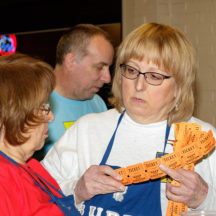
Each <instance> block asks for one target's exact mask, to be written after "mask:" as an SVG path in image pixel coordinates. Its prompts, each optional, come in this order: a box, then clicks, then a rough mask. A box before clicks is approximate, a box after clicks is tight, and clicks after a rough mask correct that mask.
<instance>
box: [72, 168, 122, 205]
mask: <svg viewBox="0 0 216 216" xmlns="http://www.w3.org/2000/svg"><path fill="white" fill-rule="evenodd" d="M120 180H121V176H120V175H119V174H118V173H117V172H115V171H114V169H112V168H111V167H109V166H98V165H92V166H90V167H89V168H88V169H87V170H86V172H85V173H84V174H83V176H82V177H81V178H80V179H79V181H78V182H77V184H76V188H75V197H76V203H77V204H79V203H81V202H82V201H86V200H89V199H91V198H92V197H94V196H95V195H98V194H107V193H113V192H119V191H124V190H125V186H124V185H122V184H121V183H120V182H119V181H120Z"/></svg>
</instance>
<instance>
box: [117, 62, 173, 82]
mask: <svg viewBox="0 0 216 216" xmlns="http://www.w3.org/2000/svg"><path fill="white" fill-rule="evenodd" d="M122 67H130V68H132V69H134V70H135V71H137V72H138V73H137V76H136V77H135V78H128V77H126V76H125V74H123V73H122V71H121V75H122V76H124V77H125V78H127V79H130V80H135V79H137V78H138V76H139V75H140V74H142V75H143V76H144V78H145V80H146V82H147V83H148V84H149V85H153V86H159V85H161V84H162V83H163V80H164V79H170V78H172V77H173V76H167V75H164V74H161V73H157V72H150V71H149V72H141V71H139V70H137V69H136V68H134V67H132V66H130V65H127V64H120V68H122ZM152 73H154V74H158V75H160V76H162V80H161V83H160V84H152V83H149V82H148V80H147V78H146V76H145V74H152Z"/></svg>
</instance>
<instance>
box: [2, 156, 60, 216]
mask: <svg viewBox="0 0 216 216" xmlns="http://www.w3.org/2000/svg"><path fill="white" fill-rule="evenodd" d="M27 165H28V167H25V168H26V169H27V170H28V171H29V172H30V173H31V174H33V173H34V172H36V173H38V174H39V175H40V176H42V177H43V178H44V179H46V180H47V181H48V182H49V183H50V184H52V185H53V186H55V187H56V188H58V189H59V186H58V184H57V182H56V181H55V180H54V179H53V178H52V177H51V175H50V174H49V173H48V172H47V171H46V170H45V169H44V168H43V166H42V165H41V164H40V163H39V162H38V161H37V160H35V159H30V160H29V161H28V163H27ZM33 171H34V172H33ZM33 175H34V174H33ZM34 177H36V176H35V175H34ZM49 188H50V190H51V191H52V192H53V194H55V195H57V196H58V197H61V196H60V195H59V194H58V193H57V192H56V191H55V190H53V189H52V188H51V187H49ZM50 200H51V198H50V197H49V195H48V194H47V193H46V192H44V191H43V190H42V189H41V188H40V187H39V186H38V185H36V184H35V183H34V181H33V179H32V178H31V176H30V175H29V174H28V173H27V172H26V171H25V170H23V169H22V168H21V167H18V166H16V165H14V164H12V163H11V162H10V161H9V160H8V159H6V158H4V157H3V156H2V155H0V214H1V215H4V216H6V215H7V216H33V215H35V216H48V215H52V216H63V215H64V214H63V212H62V211H61V210H60V209H59V207H58V206H57V205H56V204H54V203H49V201H50Z"/></svg>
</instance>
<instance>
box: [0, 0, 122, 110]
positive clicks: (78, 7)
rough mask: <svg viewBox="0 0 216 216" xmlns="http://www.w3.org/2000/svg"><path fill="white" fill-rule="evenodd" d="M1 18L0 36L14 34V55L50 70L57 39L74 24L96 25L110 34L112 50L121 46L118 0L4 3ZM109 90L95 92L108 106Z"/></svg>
mask: <svg viewBox="0 0 216 216" xmlns="http://www.w3.org/2000/svg"><path fill="white" fill-rule="evenodd" d="M1 17H3V19H2V22H1V26H0V34H11V33H14V34H15V35H16V38H17V51H19V52H22V53H26V54H30V55H33V56H37V57H39V58H41V59H43V60H44V61H47V62H48V63H50V64H51V65H52V66H54V65H55V50H56V45H57V42H58V40H59V38H60V37H61V35H62V33H63V32H64V31H65V30H67V29H68V28H70V27H72V26H73V25H75V24H78V23H92V24H95V25H99V26H100V27H102V28H103V29H104V30H105V31H108V32H109V33H110V35H111V38H112V40H113V44H114V47H115V48H116V47H117V46H118V45H119V43H120V42H121V20H122V13H121V0H76V1H74V0H70V1H69V0H67V1H66V0H60V1H55V0H52V1H51V0H6V1H2V2H1ZM111 74H113V72H112V70H111ZM110 88H111V84H106V85H105V86H104V87H103V88H102V89H101V90H100V92H99V94H100V95H101V96H102V97H103V99H104V100H105V102H106V103H107V105H108V106H109V104H108V100H107V98H108V97H109V96H110Z"/></svg>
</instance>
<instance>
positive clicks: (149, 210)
mask: <svg viewBox="0 0 216 216" xmlns="http://www.w3.org/2000/svg"><path fill="white" fill-rule="evenodd" d="M123 115H124V112H123V113H122V114H121V116H120V117H119V120H118V123H117V126H116V129H115V131H114V133H113V136H112V138H111V140H110V142H109V145H108V147H107V149H106V152H105V154H104V156H103V158H102V161H101V163H100V165H107V164H106V161H107V159H108V157H109V154H110V152H111V149H112V146H113V142H114V139H115V134H116V131H117V129H118V126H119V124H120V122H121V120H122V118H123ZM168 135H169V126H168V124H167V129H166V137H165V145H166V140H167V138H168ZM164 151H165V148H164ZM110 167H112V168H113V169H117V168H120V167H117V166H110ZM84 205H85V208H84V214H83V215H84V216H160V215H162V213H161V202H160V179H157V180H152V181H151V180H150V181H147V182H142V183H138V184H131V185H128V186H126V190H125V191H124V192H118V193H110V194H105V195H97V196H95V197H93V198H92V199H91V200H89V201H86V202H84Z"/></svg>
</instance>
